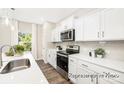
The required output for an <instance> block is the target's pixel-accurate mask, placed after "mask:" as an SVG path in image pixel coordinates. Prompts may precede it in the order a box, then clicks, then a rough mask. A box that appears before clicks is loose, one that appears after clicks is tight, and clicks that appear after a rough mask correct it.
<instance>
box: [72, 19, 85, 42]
mask: <svg viewBox="0 0 124 93" xmlns="http://www.w3.org/2000/svg"><path fill="white" fill-rule="evenodd" d="M74 26H75V41H83V34H84V33H83V31H84V29H83V28H84V20H83V17H81V18H78V19H75V24H74Z"/></svg>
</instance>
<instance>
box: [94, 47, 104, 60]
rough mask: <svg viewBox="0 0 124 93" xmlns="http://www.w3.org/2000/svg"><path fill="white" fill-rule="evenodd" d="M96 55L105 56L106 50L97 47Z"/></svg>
mask: <svg viewBox="0 0 124 93" xmlns="http://www.w3.org/2000/svg"><path fill="white" fill-rule="evenodd" d="M95 56H96V57H99V58H104V56H105V50H104V49H103V48H97V49H95Z"/></svg>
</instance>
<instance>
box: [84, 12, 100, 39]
mask: <svg viewBox="0 0 124 93" xmlns="http://www.w3.org/2000/svg"><path fill="white" fill-rule="evenodd" d="M99 31H100V13H99V12H96V13H91V14H89V15H86V16H85V18H84V40H85V41H96V40H100V32H99Z"/></svg>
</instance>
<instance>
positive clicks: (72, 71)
mask: <svg viewBox="0 0 124 93" xmlns="http://www.w3.org/2000/svg"><path fill="white" fill-rule="evenodd" d="M76 75H77V59H75V58H69V74H68V76H69V79H70V80H71V81H72V82H73V83H77V79H76V77H75V76H76Z"/></svg>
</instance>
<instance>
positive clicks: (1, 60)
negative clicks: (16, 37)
mask: <svg viewBox="0 0 124 93" xmlns="http://www.w3.org/2000/svg"><path fill="white" fill-rule="evenodd" d="M7 46H8V47H10V48H12V51H13V53H14V54H15V50H14V48H13V46H11V45H3V46H1V47H0V68H1V67H2V66H3V59H2V50H3V48H4V47H7Z"/></svg>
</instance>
